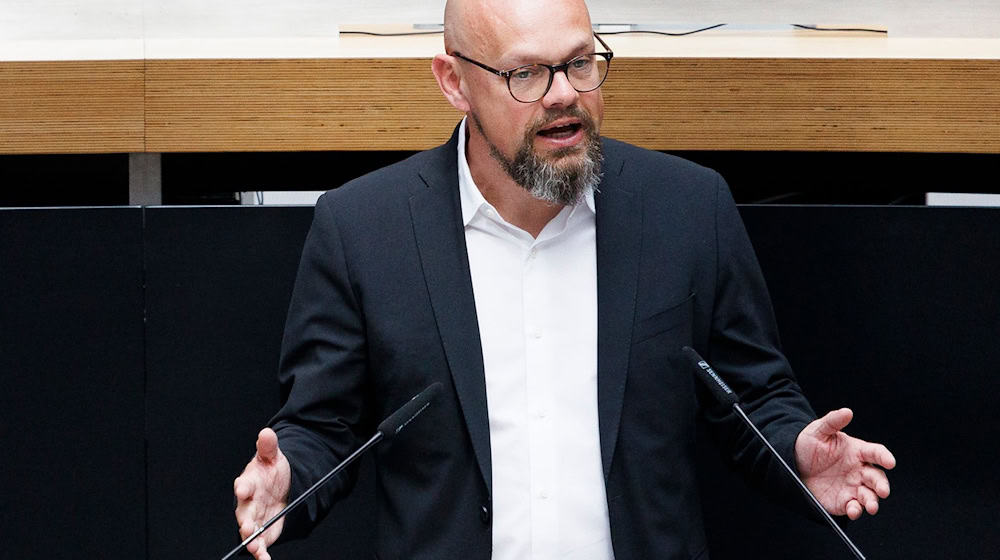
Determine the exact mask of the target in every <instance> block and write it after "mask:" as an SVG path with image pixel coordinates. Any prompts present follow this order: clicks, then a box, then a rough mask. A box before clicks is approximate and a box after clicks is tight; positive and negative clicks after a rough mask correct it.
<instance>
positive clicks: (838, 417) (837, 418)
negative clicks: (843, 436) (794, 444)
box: [816, 408, 854, 437]
mask: <svg viewBox="0 0 1000 560" xmlns="http://www.w3.org/2000/svg"><path fill="white" fill-rule="evenodd" d="M853 418H854V412H852V411H851V409H849V408H841V409H839V410H833V411H830V412H827V413H826V416H824V417H822V418H820V421H819V422H817V424H816V432H817V434H818V435H819V436H820V437H831V436H833V435H835V434H836V433H837V432H839V431H840V430H843V429H844V428H845V427H846V426H847V425H848V424H850V423H851V420H852V419H853Z"/></svg>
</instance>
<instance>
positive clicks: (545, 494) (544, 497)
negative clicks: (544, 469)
mask: <svg viewBox="0 0 1000 560" xmlns="http://www.w3.org/2000/svg"><path fill="white" fill-rule="evenodd" d="M538 498H539V499H541V500H548V499H549V493H548V492H546V491H544V490H542V491H541V492H539V493H538Z"/></svg>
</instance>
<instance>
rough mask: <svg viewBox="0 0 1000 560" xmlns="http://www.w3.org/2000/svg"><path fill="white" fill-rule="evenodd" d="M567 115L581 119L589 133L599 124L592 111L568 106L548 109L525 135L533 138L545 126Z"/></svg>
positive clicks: (582, 124) (581, 123)
mask: <svg viewBox="0 0 1000 560" xmlns="http://www.w3.org/2000/svg"><path fill="white" fill-rule="evenodd" d="M567 117H569V118H575V119H579V120H580V125H581V126H582V127H583V129H584V131H586V132H588V133H589V132H593V131H594V130H595V129H596V128H597V125H596V124H595V123H594V119H593V117H591V116H590V113H588V112H586V111H584V110H583V109H581V108H579V107H575V106H574V107H567V108H565V109H546V110H545V114H544V115H542V116H541V117H540V118H539V119H538V120H537V121H535V122H534V123H533V124H532V126H531V128H529V129H528V133H527V134H526V135H525V136H527V137H529V138H533V137H534V136H535V135H536V134H538V132H539V131H541V130H542V129H543V128H545V127H547V126H549V125H550V124H552V123H554V122H556V121H558V120H559V119H565V118H567Z"/></svg>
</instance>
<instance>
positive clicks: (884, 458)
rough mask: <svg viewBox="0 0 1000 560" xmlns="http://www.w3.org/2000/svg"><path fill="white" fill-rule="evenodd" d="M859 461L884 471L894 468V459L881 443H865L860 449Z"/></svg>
mask: <svg viewBox="0 0 1000 560" xmlns="http://www.w3.org/2000/svg"><path fill="white" fill-rule="evenodd" d="M861 460H862V461H864V462H866V463H871V464H873V465H879V466H881V467H884V468H886V469H890V470H891V469H893V468H894V467H895V466H896V457H895V456H893V454H892V452H890V451H889V450H888V449H887V448H886V446H884V445H882V444H881V443H867V442H865V445H864V446H862V447H861Z"/></svg>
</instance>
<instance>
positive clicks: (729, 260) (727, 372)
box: [703, 176, 816, 504]
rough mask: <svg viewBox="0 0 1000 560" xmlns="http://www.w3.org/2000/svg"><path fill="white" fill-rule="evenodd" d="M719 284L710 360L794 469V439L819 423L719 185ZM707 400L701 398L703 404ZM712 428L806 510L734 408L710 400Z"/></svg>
mask: <svg viewBox="0 0 1000 560" xmlns="http://www.w3.org/2000/svg"><path fill="white" fill-rule="evenodd" d="M715 232H716V240H715V242H716V251H715V254H716V259H717V262H716V266H715V271H716V282H715V287H716V291H715V294H714V295H715V299H714V305H713V309H712V315H711V326H710V333H709V343H708V344H709V347H708V349H707V353H706V354H705V358H706V360H707V361H708V362H709V363H710V364H712V366H713V367H714V368H715V369H716V370H718V371H719V372H720V374H721V375H722V377H723V378H724V379H725V380H726V381H727V383H729V385H730V386H731V387H732V388H733V390H734V391H736V392H737V393H738V394H739V396H740V401H741V402H742V403H743V406H744V409H745V410H746V411H747V413H748V414H749V415H750V417H751V418H752V419H753V421H754V423H756V424H757V425H758V427H759V428H760V429H761V432H762V433H763V434H764V435H765V436H767V438H768V439H769V440H770V441H771V443H772V445H774V447H775V449H776V450H777V451H778V452H779V453H780V454H781V456H782V457H783V458H784V459H785V461H786V462H787V463H788V464H789V466H791V467H792V468H793V469H796V463H795V456H794V451H795V440H796V438H797V436H798V434H799V432H800V431H802V428H804V427H805V426H806V424H808V423H809V422H811V421H812V420H813V419H815V418H816V414H815V412H813V410H812V407H811V406H810V405H809V402H808V401H807V400H806V398H805V396H804V395H803V394H802V391H801V389H800V388H799V386H798V383H797V382H796V380H795V376H794V374H793V373H792V369H791V366H790V365H789V364H788V361H787V360H786V358H785V356H784V354H783V353H782V352H781V348H780V342H779V339H778V330H777V326H776V324H775V318H774V312H773V309H772V307H771V300H770V296H769V295H768V292H767V287H766V285H765V283H764V277H763V275H762V273H761V270H760V266H759V264H758V263H757V257H756V254H755V253H754V249H753V246H752V245H751V243H750V239H749V238H748V236H747V233H746V230H745V228H744V226H743V221H742V220H741V219H740V216H739V213H738V211H737V209H736V204H735V203H734V201H733V199H732V196H731V194H730V192H729V187H728V186H727V185H726V183H725V181H724V180H723V179H722V177H721V176H718V180H717V185H716V208H715ZM704 396H705V395H704V393H703V397H704ZM703 402H705V403H710V404H708V406H707V407H706V411H707V413H706V416H707V418H708V420H709V424H710V425H711V426H712V427H713V431H714V432H716V435H717V439H719V441H720V443H721V445H722V446H723V448H724V449H726V450H728V451H729V452H730V453H731V456H732V459H733V460H734V461H735V462H736V464H737V465H738V466H739V467H740V468H741V470H743V471H744V472H745V473H747V474H748V478H749V479H750V481H751V482H752V483H755V484H757V483H761V484H763V486H764V487H765V488H766V489H767V491H768V492H769V493H771V494H775V495H776V497H778V498H779V499H782V501H785V502H787V503H790V504H799V503H802V500H801V497H796V494H797V493H798V492H799V491H798V489H797V488H798V487H797V486H796V485H795V483H794V481H792V480H791V479H790V477H789V476H788V475H787V473H785V472H784V471H783V469H782V467H781V465H780V464H779V463H778V462H777V461H776V460H774V459H773V458H772V457H771V455H770V453H769V452H768V450H767V449H766V448H765V447H764V446H763V445H762V444H761V443H760V442H759V441H758V440H757V439H756V438H755V436H754V434H753V432H752V431H750V430H749V429H748V428H746V427H744V425H743V423H742V422H741V421H740V420H739V418H737V417H736V415H735V413H734V412H733V411H732V410H730V409H729V407H724V406H723V407H720V406H717V405H715V404H714V401H712V400H711V399H703Z"/></svg>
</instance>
